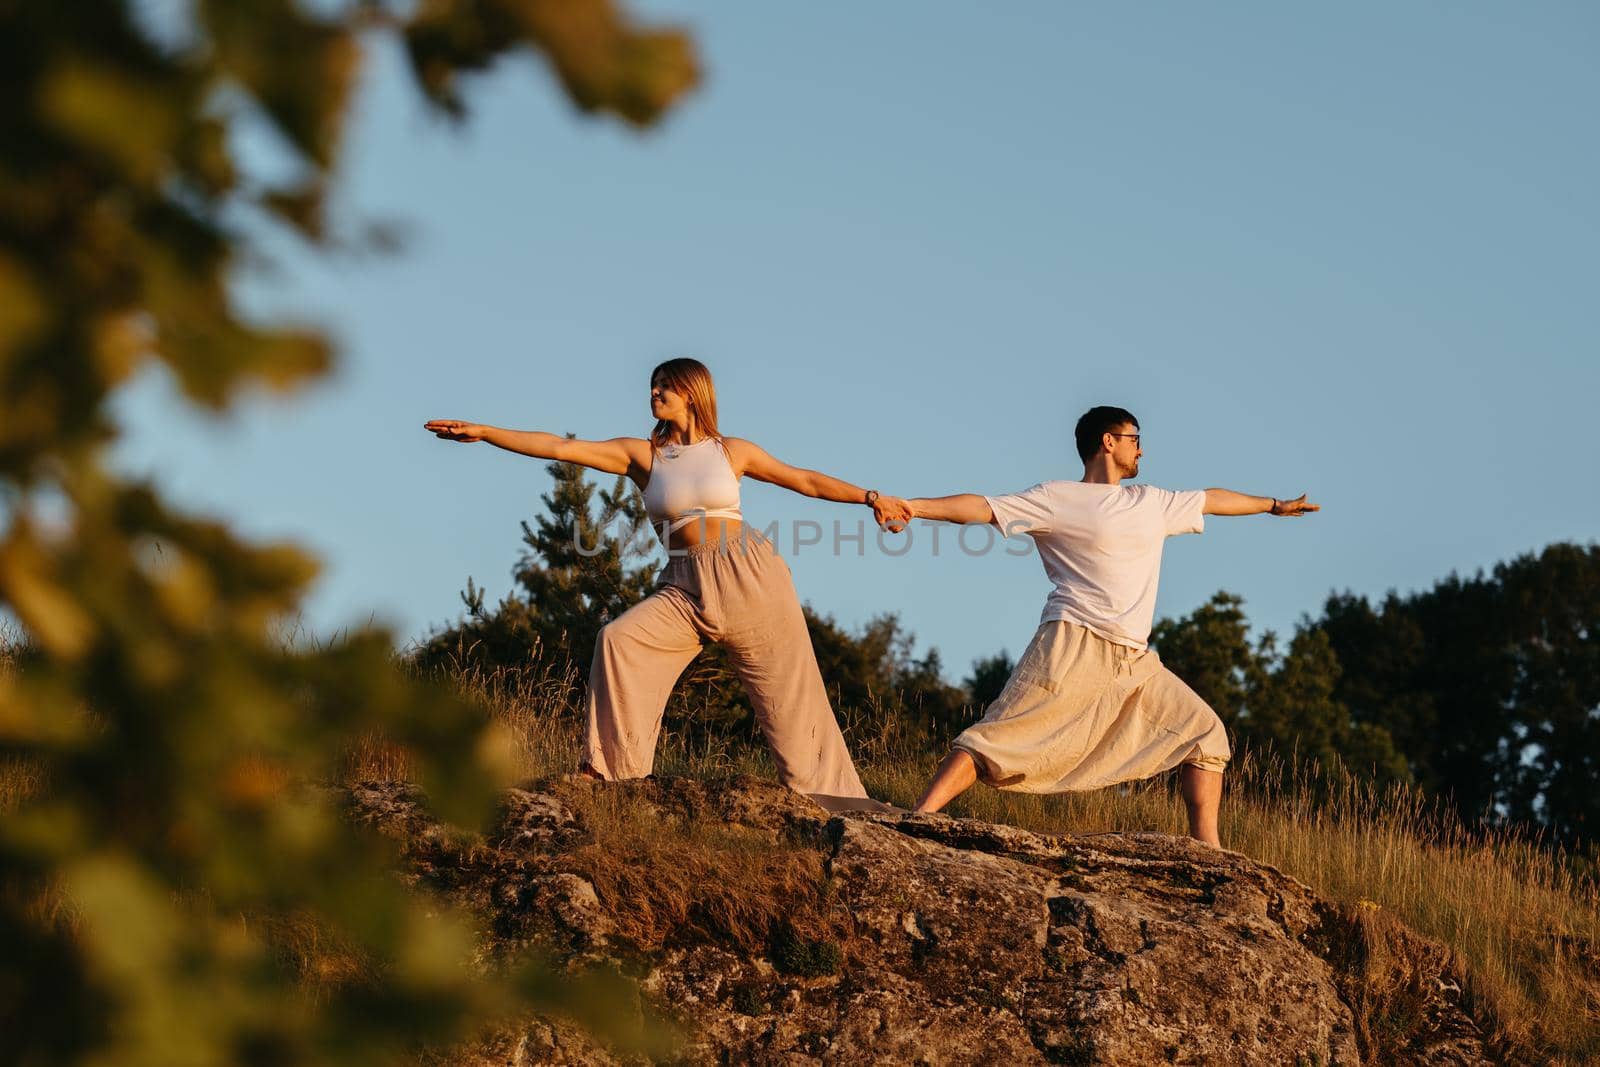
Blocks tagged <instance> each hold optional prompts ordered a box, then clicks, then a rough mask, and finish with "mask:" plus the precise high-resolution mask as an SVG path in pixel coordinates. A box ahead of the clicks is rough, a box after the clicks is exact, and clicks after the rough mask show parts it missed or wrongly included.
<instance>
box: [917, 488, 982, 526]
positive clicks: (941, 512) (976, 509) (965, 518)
mask: <svg viewBox="0 0 1600 1067" xmlns="http://www.w3.org/2000/svg"><path fill="white" fill-rule="evenodd" d="M906 503H908V504H910V505H911V517H912V518H914V519H935V520H937V521H939V522H993V521H994V509H992V508H991V507H989V501H988V500H987V499H985V498H984V497H981V496H979V495H978V494H976V493H958V494H957V495H955V496H934V497H919V498H918V499H916V500H908V501H906Z"/></svg>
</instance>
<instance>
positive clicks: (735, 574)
mask: <svg viewBox="0 0 1600 1067" xmlns="http://www.w3.org/2000/svg"><path fill="white" fill-rule="evenodd" d="M650 413H651V414H652V415H654V416H655V420H656V424H655V428H654V429H653V430H652V431H651V433H650V437H649V439H648V440H644V439H640V438H637V437H614V438H612V439H611V440H609V441H574V440H569V439H567V438H564V437H560V436H558V435H556V434H551V433H540V432H536V431H533V432H530V431H519V430H502V429H499V428H497V427H494V426H480V425H477V424H475V423H466V422H459V421H456V420H454V419H435V420H433V421H432V422H429V423H427V424H426V428H427V429H429V430H431V431H433V432H434V433H435V434H436V435H438V436H439V437H441V438H444V439H445V440H448V441H488V442H489V443H490V444H492V445H495V446H497V447H500V448H504V449H507V450H509V451H512V452H520V453H521V454H523V455H525V456H535V457H538V458H540V459H555V460H561V461H564V462H568V463H578V464H581V465H583V466H585V467H592V468H594V469H595V470H599V471H604V472H606V473H607V474H626V475H627V476H628V477H629V478H631V479H632V480H633V482H634V484H635V485H637V486H638V487H639V488H640V489H641V490H642V491H643V493H644V503H645V510H646V511H647V512H648V513H649V515H650V521H651V522H652V523H653V524H654V525H655V526H656V528H657V530H658V531H659V532H660V533H661V535H662V539H663V540H664V541H665V542H666V545H667V548H668V549H669V552H668V557H669V558H668V562H667V565H666V567H665V568H664V569H663V570H662V572H661V576H660V580H659V584H658V586H657V588H656V590H655V592H653V593H651V594H650V596H648V597H646V598H645V599H644V600H643V601H641V602H640V603H638V604H635V605H634V606H633V607H632V608H630V609H629V610H628V611H626V612H624V613H623V614H622V615H621V616H619V617H618V618H617V619H615V620H614V621H612V622H611V623H609V624H608V625H606V626H605V627H604V628H603V629H602V630H601V631H600V637H599V639H598V640H597V641H596V642H595V649H594V663H593V666H592V668H591V669H590V672H589V694H588V698H587V700H588V718H589V725H588V734H587V737H586V739H585V741H584V751H583V764H582V770H584V771H585V772H587V773H588V774H590V775H592V776H593V777H596V778H600V779H613V780H614V779H620V778H642V777H644V776H645V775H647V774H649V773H650V769H651V766H652V765H653V763H654V760H655V748H656V740H657V738H658V737H659V735H660V732H661V716H662V712H663V711H664V710H665V708H666V703H667V697H668V696H669V695H670V694H671V692H672V686H673V684H674V683H675V682H676V681H677V679H678V676H679V675H680V674H682V673H683V670H684V668H685V667H687V666H688V665H689V661H690V660H692V659H694V657H695V655H696V654H698V653H699V651H700V646H701V643H702V641H705V640H712V641H720V642H721V643H722V644H723V646H724V647H725V648H726V649H727V650H728V653H729V656H730V658H731V659H732V660H733V663H734V667H735V669H736V670H737V671H738V672H739V676H740V679H741V680H742V681H743V682H744V686H745V689H746V691H747V692H748V693H749V695H750V702H751V704H753V705H754V706H755V712H756V721H757V722H758V723H759V724H760V726H761V732H762V733H763V735H765V737H766V739H767V745H768V746H769V747H770V748H771V749H772V756H773V759H774V760H775V761H776V763H777V765H778V775H779V778H780V779H781V780H782V782H783V784H784V785H786V786H788V787H789V788H790V789H793V790H795V791H796V792H799V793H805V794H807V795H809V796H810V797H811V798H812V799H813V800H816V801H817V802H818V803H819V804H821V805H822V806H823V807H826V808H830V809H833V810H844V809H850V808H864V807H882V805H879V804H878V803H877V802H876V801H872V800H869V799H868V798H867V794H866V790H865V789H863V788H862V786H861V779H860V778H859V777H858V776H857V775H856V769H855V765H854V764H853V763H852V762H851V760H850V753H849V751H848V750H847V749H846V748H845V743H844V735H843V734H842V733H840V732H839V724H838V722H837V721H836V720H835V719H834V717H833V709H832V707H831V706H830V705H829V703H828V695H827V691H826V689H825V688H824V687H823V684H822V672H821V671H820V670H818V668H817V658H816V654H815V653H814V652H813V651H812V648H811V637H810V634H809V633H808V632H807V630H806V623H805V617H804V615H802V614H801V611H800V601H799V599H798V598H797V597H796V596H795V591H794V583H793V581H792V580H791V578H790V575H789V568H788V565H787V564H785V563H784V562H783V560H782V559H781V558H779V556H778V555H777V553H776V552H775V551H774V549H773V547H772V544H771V543H770V542H769V541H767V540H766V539H765V538H764V537H762V536H761V535H760V534H759V533H756V532H755V531H753V530H749V529H747V528H746V527H745V525H744V519H743V515H742V513H741V511H740V509H739V479H740V478H741V477H743V476H744V475H749V476H750V477H752V478H755V479H757V480H758V481H763V482H770V483H772V484H773V485H780V486H782V487H783V488H785V489H792V490H793V491H795V492H797V493H801V494H803V495H805V496H810V497H819V498H821V499H823V500H837V501H840V502H842V503H847V504H866V505H868V506H870V507H871V508H872V509H873V515H874V517H875V518H876V519H877V521H878V522H879V523H880V524H883V523H887V522H890V521H897V522H902V523H903V522H905V521H909V519H910V510H909V508H907V506H906V504H905V501H903V500H899V499H898V498H894V497H884V496H880V495H879V494H878V493H877V492H876V491H872V490H865V489H861V488H859V487H857V486H854V485H851V484H850V483H849V482H844V481H840V480H839V479H838V478H832V477H829V476H828V475H826V474H820V473H818V472H816V471H809V470H802V469H800V468H798V467H791V466H789V465H788V464H786V463H782V462H779V461H778V460H776V459H774V458H773V457H772V456H770V455H768V454H767V453H766V452H765V451H763V450H762V449H761V448H760V447H759V446H757V445H756V444H754V443H753V442H750V441H746V440H743V439H741V438H738V437H724V436H722V434H721V432H720V431H719V430H718V428H717V394H716V389H715V387H714V385H713V384H712V381H711V372H710V371H708V370H707V369H706V368H705V366H704V365H703V364H702V363H700V362H699V361H698V360H693V359H671V360H668V361H667V362H665V363H663V364H661V365H660V366H659V367H657V368H656V369H655V370H654V371H653V372H652V373H651V375H650Z"/></svg>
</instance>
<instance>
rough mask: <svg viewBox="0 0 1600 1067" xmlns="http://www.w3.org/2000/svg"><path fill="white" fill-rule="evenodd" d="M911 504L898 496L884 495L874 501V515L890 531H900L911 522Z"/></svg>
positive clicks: (880, 524)
mask: <svg viewBox="0 0 1600 1067" xmlns="http://www.w3.org/2000/svg"><path fill="white" fill-rule="evenodd" d="M912 516H913V513H912V511H911V504H910V503H909V502H908V501H906V500H903V499H901V498H900V497H897V496H883V495H882V494H879V496H878V499H877V500H875V501H873V502H872V517H873V518H874V519H876V520H877V521H878V525H879V526H880V527H882V528H883V529H885V530H888V531H889V532H890V533H899V532H900V531H901V530H904V529H905V528H906V527H907V526H908V525H910V523H911V519H912Z"/></svg>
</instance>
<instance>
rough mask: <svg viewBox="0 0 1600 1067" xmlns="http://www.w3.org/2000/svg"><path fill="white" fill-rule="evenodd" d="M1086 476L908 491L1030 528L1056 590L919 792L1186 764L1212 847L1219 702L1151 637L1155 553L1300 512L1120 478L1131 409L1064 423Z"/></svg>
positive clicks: (1087, 784)
mask: <svg viewBox="0 0 1600 1067" xmlns="http://www.w3.org/2000/svg"><path fill="white" fill-rule="evenodd" d="M1075 436H1076V439H1077V446H1078V455H1079V456H1080V457H1082V459H1083V479H1082V480H1081V481H1076V482H1074V481H1055V482H1043V483H1041V484H1039V485H1036V486H1034V487H1033V488H1032V489H1028V490H1025V491H1023V492H1021V493H1015V494H1013V495H1010V496H994V497H983V496H977V495H974V494H961V495H958V496H946V497H938V498H934V499H919V500H912V501H910V509H911V515H912V517H916V518H925V519H937V520H942V521H945V522H961V523H993V524H994V525H995V526H998V527H999V528H1000V530H1001V531H1002V532H1003V533H1004V534H1005V535H1006V536H1008V537H1010V536H1014V535H1016V534H1027V535H1028V536H1030V537H1032V538H1033V539H1034V541H1035V542H1036V544H1037V545H1038V548H1039V556H1040V558H1041V559H1042V560H1043V562H1044V569H1045V573H1046V574H1047V575H1048V576H1049V577H1050V580H1051V582H1053V583H1054V584H1055V590H1054V591H1053V592H1052V593H1051V594H1050V597H1049V599H1048V600H1047V601H1046V602H1045V608H1044V615H1043V618H1042V619H1041V621H1040V625H1039V629H1038V631H1037V632H1036V633H1035V634H1034V636H1033V640H1032V641H1030V642H1029V643H1028V647H1027V650H1026V651H1024V652H1023V654H1022V658H1021V659H1019V660H1018V661H1017V665H1016V668H1015V669H1014V670H1013V671H1012V674H1011V678H1010V679H1009V680H1008V681H1007V682H1006V687H1005V689H1004V690H1003V691H1002V692H1001V694H1000V696H999V698H998V699H996V700H995V702H994V703H993V704H991V705H990V706H989V710H988V713H987V714H986V715H984V717H983V719H982V720H981V721H980V722H978V723H975V724H974V725H973V726H971V727H969V728H968V729H967V730H965V731H964V732H963V733H962V734H961V735H960V736H959V737H957V738H956V739H955V742H954V744H953V746H952V748H951V751H950V755H949V756H947V757H946V758H945V761H944V763H942V764H941V765H940V767H939V770H938V773H937V774H935V775H934V778H933V781H932V782H930V783H929V784H928V789H927V792H925V793H924V794H923V796H922V799H921V800H920V801H918V802H917V810H918V811H926V812H933V811H938V810H939V809H940V808H942V807H944V806H945V805H946V804H948V803H949V802H950V801H951V800H953V799H955V798H956V797H957V796H959V795H960V794H961V793H963V792H965V791H966V790H967V788H968V787H970V786H971V785H972V784H973V782H974V781H976V780H977V779H978V778H979V777H982V778H983V779H984V781H986V782H988V783H989V784H991V785H994V786H996V787H998V788H1000V789H1012V790H1017V791H1020V792H1025V793H1057V792H1063V791H1068V790H1085V789H1098V788H1101V787H1102V786H1108V785H1115V784H1116V783H1118V782H1125V781H1129V780H1132V779H1135V778H1148V777H1150V776H1152V775H1155V774H1159V773H1161V772H1162V771H1166V770H1169V769H1171V768H1173V767H1176V766H1180V765H1181V766H1182V771H1181V772H1180V774H1181V789H1182V792H1183V799H1184V804H1185V806H1186V807H1187V808H1188V813H1189V833H1190V835H1191V836H1193V837H1195V838H1197V839H1199V840H1200V841H1203V842H1205V843H1207V844H1209V845H1213V846H1220V844H1221V842H1220V840H1219V839H1218V836H1217V805H1218V803H1219V801H1220V800H1221V797H1222V770H1223V768H1224V767H1226V766H1227V763H1228V758H1229V756H1230V755H1231V752H1230V750H1229V747H1228V738H1227V733H1226V732H1225V731H1224V730H1223V727H1222V721H1221V720H1220V719H1218V718H1217V714H1216V712H1214V711H1212V710H1211V708H1210V707H1209V706H1208V705H1207V704H1206V703H1205V701H1203V700H1201V699H1200V698H1199V697H1198V696H1197V695H1196V694H1195V692H1194V690H1192V689H1190V688H1189V687H1188V686H1187V685H1185V684H1184V683H1183V682H1182V681H1181V680H1180V679H1179V678H1178V677H1177V675H1175V674H1173V673H1172V672H1171V671H1169V670H1167V669H1166V668H1165V667H1163V666H1162V665H1161V660H1160V657H1158V656H1157V655H1156V653H1155V652H1154V651H1153V650H1151V649H1150V648H1149V647H1148V644H1147V642H1148V640H1149V637H1150V624H1151V621H1152V619H1153V618H1154V615H1155V603H1156V583H1157V580H1158V579H1159V577H1160V570H1161V549H1162V545H1163V543H1164V542H1165V540H1166V539H1167V538H1168V537H1170V536H1172V535H1174V534H1185V533H1200V532H1201V531H1202V530H1203V529H1204V528H1205V516H1207V515H1258V514H1272V515H1285V516H1289V515H1303V514H1305V513H1307V512H1311V511H1317V510H1319V508H1318V506H1317V505H1316V504H1310V503H1307V502H1306V498H1305V496H1304V495H1302V496H1300V497H1299V498H1297V499H1295V500H1279V499H1276V498H1274V497H1265V496H1247V495H1245V494H1243V493H1235V492H1233V491H1231V490H1228V489H1207V490H1205V491H1203V492H1201V491H1190V492H1181V493H1175V492H1171V491H1170V490H1166V489H1157V488H1155V487H1154V486H1148V485H1123V484H1122V482H1123V479H1126V478H1134V477H1136V476H1137V475H1138V473H1139V457H1140V456H1142V455H1143V454H1144V451H1143V449H1141V448H1140V447H1139V420H1137V419H1135V418H1134V417H1133V415H1132V414H1131V413H1129V412H1127V411H1125V410H1124V409H1122V408H1117V407H1095V408H1091V409H1089V411H1087V412H1085V413H1084V416H1083V417H1082V418H1081V419H1079V420H1078V425H1077V429H1076V432H1075Z"/></svg>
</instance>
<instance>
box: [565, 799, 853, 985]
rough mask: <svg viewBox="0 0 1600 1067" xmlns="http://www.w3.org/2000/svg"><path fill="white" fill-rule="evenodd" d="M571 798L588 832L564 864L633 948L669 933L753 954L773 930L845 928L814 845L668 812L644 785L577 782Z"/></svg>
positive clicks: (802, 934) (781, 934) (825, 937)
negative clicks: (623, 787) (588, 785)
mask: <svg viewBox="0 0 1600 1067" xmlns="http://www.w3.org/2000/svg"><path fill="white" fill-rule="evenodd" d="M569 799H572V800H574V801H575V805H574V806H575V807H577V808H579V809H580V811H581V813H582V814H583V816H584V823H585V826H586V828H587V829H588V831H589V834H590V838H589V840H588V841H587V842H586V843H585V844H583V845H582V846H580V847H578V848H576V849H574V850H573V851H571V852H569V853H567V854H566V855H564V856H563V860H562V864H563V868H564V869H570V870H572V871H573V872H574V873H577V874H581V875H583V876H584V877H585V878H587V879H588V880H589V881H590V882H591V883H592V884H593V885H594V887H595V892H596V895H597V896H598V897H599V899H600V901H601V903H602V906H604V907H605V908H606V909H607V911H608V914H609V918H610V919H611V921H612V923H613V924H614V925H615V927H616V930H617V933H618V934H620V935H621V936H622V937H624V938H626V939H627V941H628V942H630V943H631V944H633V945H634V946H635V947H636V948H638V949H639V950H641V951H644V952H654V951H655V950H657V949H659V948H661V947H663V946H664V945H667V944H669V943H672V942H674V941H676V942H680V943H688V944H699V943H711V944H718V945H722V946H725V947H731V948H738V949H743V950H745V951H746V952H747V953H749V954H751V955H761V954H764V953H766V952H767V951H768V950H769V949H770V948H771V946H772V944H773V940H774V938H796V937H798V938H802V939H807V940H811V941H829V942H832V941H836V940H838V939H840V938H841V937H842V936H843V935H844V933H845V932H846V930H847V928H848V915H846V914H845V913H844V912H843V910H842V909H841V908H840V906H839V905H838V904H837V903H836V902H835V901H834V900H833V898H832V896H831V894H830V893H829V892H828V888H827V883H826V877H825V874H824V871H823V856H822V853H821V851H820V850H818V849H816V848H804V847H793V846H792V845H791V844H790V843H788V842H785V841H782V840H779V839H777V838H775V837H774V835H773V834H772V833H771V832H766V831H762V830H758V829H754V828H751V827H747V826H739V825H733V824H729V823H727V822H724V821H723V820H721V819H719V818H716V817H715V816H713V815H710V814H706V813H701V812H693V813H687V814H683V813H679V812H676V811H672V810H670V809H666V808H663V807H661V806H658V805H656V804H655V803H654V802H653V800H652V798H651V797H650V796H649V795H648V792H641V791H635V790H626V791H625V790H617V789H584V790H581V791H578V792H576V793H575V795H574V796H572V797H569Z"/></svg>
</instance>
